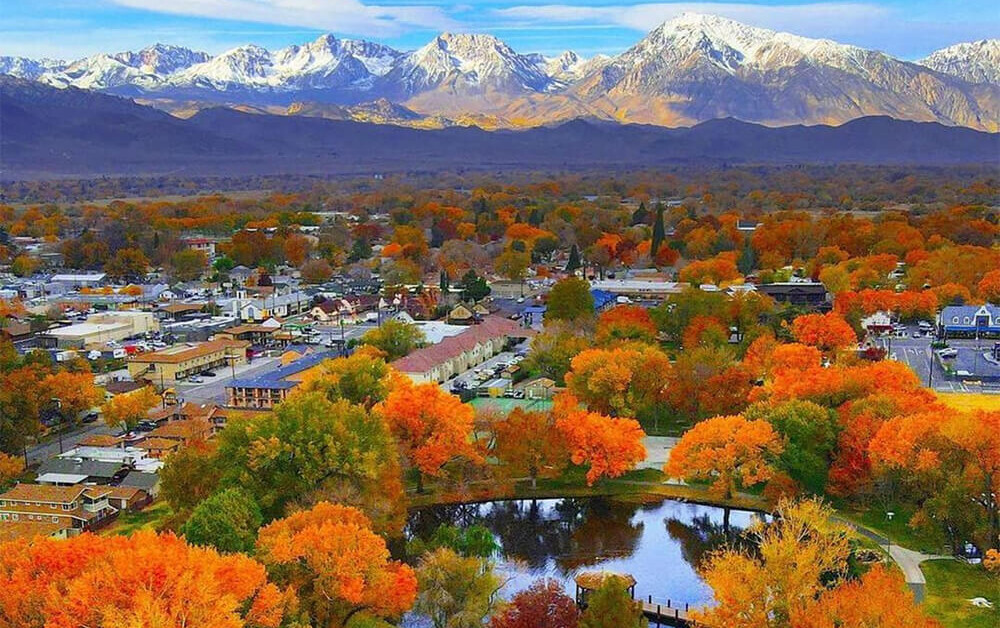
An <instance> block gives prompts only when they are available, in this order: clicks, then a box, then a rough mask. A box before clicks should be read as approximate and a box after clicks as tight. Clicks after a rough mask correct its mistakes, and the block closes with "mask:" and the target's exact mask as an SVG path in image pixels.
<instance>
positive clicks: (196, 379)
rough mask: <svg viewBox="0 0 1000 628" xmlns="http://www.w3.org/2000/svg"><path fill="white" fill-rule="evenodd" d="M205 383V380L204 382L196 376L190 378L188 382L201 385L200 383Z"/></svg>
mask: <svg viewBox="0 0 1000 628" xmlns="http://www.w3.org/2000/svg"><path fill="white" fill-rule="evenodd" d="M203 381H205V380H203V379H202V378H200V377H198V376H195V377H189V378H188V382H190V383H192V384H200V383H202V382H203Z"/></svg>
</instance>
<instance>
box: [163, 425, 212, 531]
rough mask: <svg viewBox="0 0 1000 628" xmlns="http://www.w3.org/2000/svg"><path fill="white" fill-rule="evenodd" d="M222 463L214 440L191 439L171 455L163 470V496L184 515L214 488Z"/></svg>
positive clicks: (175, 510) (174, 508)
mask: <svg viewBox="0 0 1000 628" xmlns="http://www.w3.org/2000/svg"><path fill="white" fill-rule="evenodd" d="M221 466H222V464H221V462H220V459H219V458H218V457H217V456H216V448H215V445H214V443H213V444H209V443H205V442H193V443H189V444H188V445H187V446H186V447H183V448H181V449H180V451H178V452H176V453H174V454H173V455H171V456H170V458H169V459H168V460H167V462H166V464H165V465H164V466H163V469H161V470H160V496H161V497H163V499H164V500H166V502H167V503H168V504H170V507H171V508H172V509H173V511H174V512H176V513H180V515H181V516H182V517H184V516H186V515H187V513H190V512H191V511H192V510H194V509H195V507H197V506H198V504H199V503H201V501H202V500H204V499H206V498H208V496H209V495H211V494H212V493H214V492H215V490H216V488H217V487H218V486H219V478H220V477H221V476H222V471H221Z"/></svg>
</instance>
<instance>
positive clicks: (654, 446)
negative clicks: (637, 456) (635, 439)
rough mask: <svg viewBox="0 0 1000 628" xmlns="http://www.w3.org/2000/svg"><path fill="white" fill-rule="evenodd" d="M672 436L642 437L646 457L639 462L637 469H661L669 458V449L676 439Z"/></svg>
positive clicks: (675, 442)
mask: <svg viewBox="0 0 1000 628" xmlns="http://www.w3.org/2000/svg"><path fill="white" fill-rule="evenodd" d="M678 440H680V439H678V438H675V437H673V436H647V437H646V438H644V439H642V444H643V445H645V446H646V459H645V460H643V461H642V462H640V463H639V464H638V466H637V468H638V469H656V470H657V471H662V470H663V465H665V464H667V459H668V458H670V450H671V449H673V447H674V445H676V444H677V441H678Z"/></svg>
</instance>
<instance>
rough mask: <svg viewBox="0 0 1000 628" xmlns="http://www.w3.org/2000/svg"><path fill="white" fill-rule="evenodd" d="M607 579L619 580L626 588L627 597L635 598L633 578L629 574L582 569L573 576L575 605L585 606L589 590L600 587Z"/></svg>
mask: <svg viewBox="0 0 1000 628" xmlns="http://www.w3.org/2000/svg"><path fill="white" fill-rule="evenodd" d="M609 579H616V580H618V581H620V582H621V584H622V587H623V588H625V589H627V590H628V593H629V597H631V598H632V599H635V578H633V577H632V576H631V575H630V574H627V573H616V572H614V571H584V572H582V573H579V574H577V576H576V578H574V580H575V581H576V605H577V606H579V607H580V608H587V597H588V595H589V594H590V592H591V591H596V590H597V589H600V588H601V587H602V586H604V583H605V582H607V581H608V580H609Z"/></svg>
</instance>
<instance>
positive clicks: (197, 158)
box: [0, 77, 1000, 180]
mask: <svg viewBox="0 0 1000 628" xmlns="http://www.w3.org/2000/svg"><path fill="white" fill-rule="evenodd" d="M0 90H2V91H3V98H2V99H0V128H3V129H4V133H2V134H0V154H2V156H3V159H2V161H0V179H3V180H13V179H19V180H23V179H38V178H49V177H62V176H73V177H84V178H86V177H99V176H127V175H160V174H181V173H197V174H198V175H243V174H292V173H294V174H320V173H322V174H359V173H369V174H370V173H373V172H413V171H421V172H434V171H441V170H470V169H473V170H475V169H489V170H538V169H544V170H565V169H592V168H600V169H601V170H608V169H630V168H635V167H655V166H662V165H677V164H711V165H724V164H741V163H742V164H754V163H760V164H801V163H816V164H833V163H860V164H923V165H932V164H933V165H947V164H970V163H974V164H981V163H995V162H996V158H997V155H998V154H1000V134H998V133H985V132H982V131H976V130H973V129H968V128H962V127H948V126H943V125H941V124H938V123H933V122H926V123H917V122H909V121H901V120H895V119H892V118H888V117H869V118H861V119H858V120H854V121H851V122H848V123H846V124H844V125H841V126H822V125H820V126H802V125H794V126H786V127H779V128H771V127H765V126H761V125H756V124H752V123H748V122H743V121H739V120H735V119H731V118H730V119H717V120H712V121H708V122H703V123H701V124H698V125H696V126H693V127H688V128H677V129H671V128H664V127H660V126H654V125H639V124H610V123H606V122H604V121H598V122H596V123H595V122H591V121H584V120H574V121H571V122H568V123H565V124H559V125H553V126H547V127H537V128H532V129H524V130H500V131H493V132H490V131H485V130H482V129H479V128H475V127H448V128H443V129H440V130H421V129H414V128H407V127H400V126H395V125H388V124H370V123H365V122H358V121H355V120H353V119H347V120H344V119H341V120H334V119H322V118H315V117H304V116H290V115H271V114H267V113H247V112H242V111H237V110H235V109H231V108H227V107H215V108H209V109H204V110H202V111H199V112H197V113H196V114H194V115H193V116H192V117H191V118H188V119H181V118H176V117H173V116H171V115H169V114H167V113H165V112H163V111H160V110H157V109H154V108H152V107H147V106H142V105H138V104H136V103H135V102H133V101H131V100H129V99H126V98H122V97H117V96H112V95H107V94H101V93H98V92H92V91H87V90H81V89H78V88H73V87H70V88H66V89H57V88H53V87H51V86H48V85H44V84H41V83H38V82H32V81H27V80H24V79H15V78H10V77H0ZM391 107H392V105H391V104H390V103H388V102H382V103H376V104H375V105H373V108H372V109H373V114H372V115H382V114H383V112H384V110H385V108H391Z"/></svg>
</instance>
